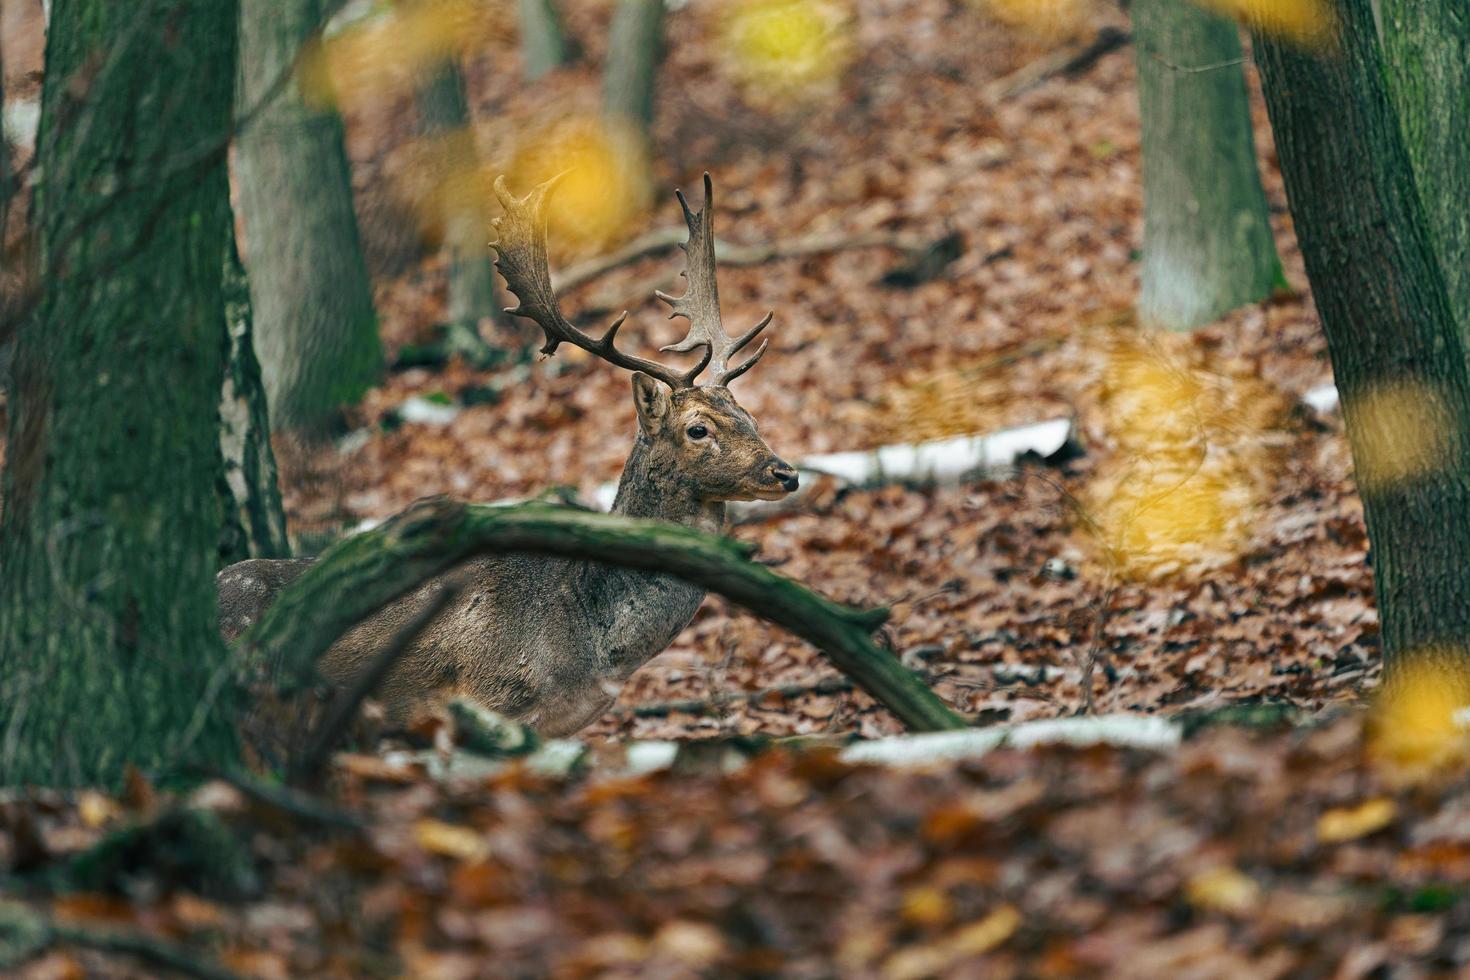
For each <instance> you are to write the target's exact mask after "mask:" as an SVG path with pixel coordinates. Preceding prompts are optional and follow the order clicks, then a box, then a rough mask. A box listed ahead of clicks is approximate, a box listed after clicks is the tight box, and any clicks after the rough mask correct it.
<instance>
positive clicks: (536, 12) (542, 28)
mask: <svg viewBox="0 0 1470 980" xmlns="http://www.w3.org/2000/svg"><path fill="white" fill-rule="evenodd" d="M516 13H517V15H518V16H519V18H520V27H521V57H522V58H523V59H525V65H526V68H525V71H526V81H528V82H534V81H536V79H538V78H540V77H541V76H542V75H545V74H546V73H547V72H549V71H554V70H555V69H557V68H560V67H561V66H562V65H564V64H566V61H567V41H566V36H565V34H564V33H563V31H562V26H561V18H560V17H558V16H557V14H556V4H555V3H554V2H553V0H517V2H516Z"/></svg>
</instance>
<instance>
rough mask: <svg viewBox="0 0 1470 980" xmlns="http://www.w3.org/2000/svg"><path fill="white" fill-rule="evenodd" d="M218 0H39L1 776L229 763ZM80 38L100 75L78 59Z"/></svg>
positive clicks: (227, 17) (2, 642)
mask: <svg viewBox="0 0 1470 980" xmlns="http://www.w3.org/2000/svg"><path fill="white" fill-rule="evenodd" d="M235 14H236V11H235V8H234V6H233V5H232V4H228V3H219V2H208V0H175V2H174V3H171V4H169V5H167V6H153V5H144V6H142V7H138V6H135V5H132V4H119V3H116V2H114V0H58V3H57V5H56V8H55V10H54V11H53V17H52V20H51V29H50V31H49V35H48V42H47V50H46V78H45V83H44V87H43V92H42V116H41V131H40V135H39V139H38V141H37V152H38V154H39V163H40V173H41V174H42V184H41V186H40V188H39V190H38V193H37V195H36V210H35V212H34V219H35V222H36V224H35V228H36V231H37V241H38V243H39V247H40V249H41V256H42V258H41V269H42V282H43V283H44V285H43V293H42V295H41V297H40V304H39V307H38V310H37V312H36V314H35V315H34V316H33V317H32V318H31V319H30V320H29V321H28V322H27V324H26V325H25V326H24V327H23V328H22V330H21V332H20V335H19V337H18V340H17V350H16V362H15V385H14V388H13V391H12V399H11V403H10V409H11V414H10V432H9V458H8V460H7V466H6V470H5V485H6V486H5V514H4V523H3V527H0V567H3V573H0V690H3V691H4V692H5V693H4V697H3V698H0V783H4V784H10V785H14V784H18V783H49V784H53V785H58V784H62V785H73V786H75V785H82V784H98V783H100V784H116V783H117V782H118V781H119V780H120V779H121V777H122V775H123V772H124V770H125V768H126V767H128V766H137V767H139V768H141V769H144V770H150V769H159V768H165V767H167V766H168V765H169V764H170V763H172V762H175V761H178V760H180V759H188V760H190V761H192V762H196V763H199V764H204V765H228V764H230V763H232V762H233V761H234V759H235V758H236V752H237V747H236V744H235V739H234V736H233V729H232V726H231V725H230V724H229V723H228V721H227V719H228V717H229V714H228V713H227V712H226V711H223V710H221V709H222V708H223V707H229V705H227V704H226V702H227V701H228V700H229V688H228V686H227V685H226V684H225V681H227V680H228V677H229V675H228V672H227V664H226V660H225V651H224V647H223V645H222V644H221V643H220V640H219V637H218V634H217V632H216V625H215V608H214V606H215V599H214V571H215V561H216V554H217V547H218V543H219V532H220V511H219V505H218V500H217V498H216V497H215V487H216V485H217V482H218V480H219V477H220V453H219V433H218V431H217V428H216V419H217V417H218V410H219V398H220V387H221V383H222V381H223V365H224V357H223V355H224V344H223V343H222V342H221V341H222V339H223V338H222V334H221V330H220V324H221V321H222V319H223V317H224V310H223V302H222V297H221V289H220V286H221V283H220V280H221V270H222V269H223V268H224V263H225V255H226V252H225V245H226V230H227V228H228V227H229V217H228V216H229V202H228V186H227V183H226V178H225V148H226V145H227V143H228V139H229V135H230V130H231V125H232V118H231V110H232V94H233V89H234V70H235V50H236V48H235V43H236V20H235ZM99 52H106V53H107V57H108V58H109V59H111V60H109V61H108V62H107V63H108V64H112V65H116V66H117V69H116V70H114V71H106V70H104V71H103V72H101V73H100V74H99V73H97V72H96V70H95V69H96V66H97V65H98V61H97V56H98V53H99Z"/></svg>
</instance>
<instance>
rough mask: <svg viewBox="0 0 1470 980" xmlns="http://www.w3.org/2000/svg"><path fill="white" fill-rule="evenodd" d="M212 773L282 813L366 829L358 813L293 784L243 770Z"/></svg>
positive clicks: (343, 827)
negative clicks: (270, 780)
mask: <svg viewBox="0 0 1470 980" xmlns="http://www.w3.org/2000/svg"><path fill="white" fill-rule="evenodd" d="M210 775H211V776H212V777H213V778H215V779H218V780H221V781H222V782H225V783H229V784H230V785H231V786H233V787H235V789H237V790H239V791H240V792H241V793H243V794H245V795H246V796H247V797H249V798H250V799H252V800H254V801H256V802H257V803H260V804H263V805H264V806H267V807H270V808H271V809H273V810H280V811H281V812H282V813H287V814H290V815H291V816H293V817H296V818H298V819H300V820H304V821H306V822H307V823H314V824H320V825H322V826H325V827H335V828H338V829H340V830H350V831H353V832H359V831H362V830H363V829H364V827H365V826H366V825H365V824H364V823H363V821H362V820H361V819H359V818H358V817H357V816H356V815H354V814H352V813H349V812H347V811H346V810H342V809H339V808H337V807H335V806H332V805H331V804H330V803H326V802H323V801H322V800H319V799H317V798H316V797H314V796H310V795H308V794H306V793H303V792H301V791H300V790H297V789H292V788H290V787H289V786H274V785H272V784H270V783H264V782H261V781H260V780H259V779H256V778H255V777H254V776H251V775H249V774H248V773H245V772H241V771H239V770H230V771H228V772H218V771H216V772H212V773H210Z"/></svg>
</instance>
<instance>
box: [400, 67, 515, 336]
mask: <svg viewBox="0 0 1470 980" xmlns="http://www.w3.org/2000/svg"><path fill="white" fill-rule="evenodd" d="M418 105H419V115H420V117H421V121H422V123H421V125H422V129H423V132H424V135H425V136H427V137H430V138H431V139H435V140H437V141H438V142H439V144H440V145H441V147H442V150H441V158H440V159H439V160H438V163H439V165H440V166H442V167H443V168H444V171H443V172H444V174H445V175H446V180H444V181H443V182H442V188H441V194H440V207H441V214H440V218H441V219H442V222H443V229H444V249H445V251H446V252H447V253H448V255H449V303H448V307H449V322H450V324H451V326H452V327H453V328H456V329H461V330H465V331H467V332H468V333H469V334H471V335H472V339H473V340H481V341H482V342H483V340H482V338H483V334H482V332H481V323H482V321H490V322H494V320H495V310H496V302H495V268H494V266H493V265H491V263H490V247H489V242H490V239H492V238H494V237H495V236H494V232H493V230H492V229H491V227H490V220H489V206H488V202H487V201H486V199H485V195H484V193H483V186H482V183H483V182H482V181H481V179H480V155H479V153H478V151H477V150H476V148H475V134H474V132H473V131H472V130H471V128H470V112H469V106H468V104H467V100H466V98H465V87H464V75H463V74H462V73H461V72H460V70H459V67H458V66H457V65H456V64H455V63H454V62H452V61H444V62H443V63H442V64H440V65H439V66H438V67H437V69H436V70H435V71H434V74H433V75H432V76H431V77H430V78H429V79H428V80H427V81H426V82H425V83H424V85H423V87H422V88H420V89H419V93H418Z"/></svg>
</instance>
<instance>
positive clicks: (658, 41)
mask: <svg viewBox="0 0 1470 980" xmlns="http://www.w3.org/2000/svg"><path fill="white" fill-rule="evenodd" d="M663 31H664V0H618V5H617V8H616V9H615V10H614V11H613V19H612V26H611V27H610V28H609V30H608V41H607V64H606V65H605V66H604V67H603V77H602V104H603V111H604V112H605V113H606V115H607V117H608V118H609V119H611V120H613V121H615V122H617V123H620V124H622V125H626V126H628V127H630V128H632V129H633V130H634V131H635V132H637V133H639V134H641V135H642V136H643V137H644V141H645V143H647V142H648V133H649V128H650V127H651V126H652V125H653V114H654V97H655V95H656V93H657V90H658V64H659V61H660V60H661V59H662V58H663Z"/></svg>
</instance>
